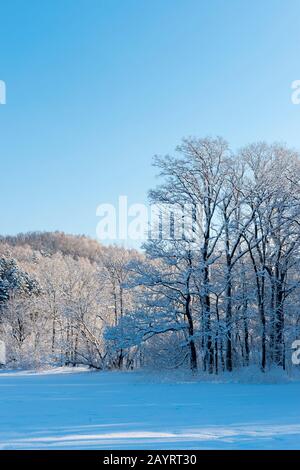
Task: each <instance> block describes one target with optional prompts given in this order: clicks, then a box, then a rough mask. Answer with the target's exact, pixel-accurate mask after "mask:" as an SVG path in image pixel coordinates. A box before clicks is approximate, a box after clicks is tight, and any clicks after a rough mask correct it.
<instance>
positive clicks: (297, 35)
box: [0, 0, 300, 237]
mask: <svg viewBox="0 0 300 470" xmlns="http://www.w3.org/2000/svg"><path fill="white" fill-rule="evenodd" d="M0 15H1V25H0V79H1V80H4V81H5V82H6V86H7V104H6V105H4V106H0V152H1V153H0V158H1V167H0V169H1V184H0V194H1V218H0V233H4V234H8V233H12V234H13V233H17V232H21V231H28V230H55V229H58V230H64V231H66V232H70V233H86V234H89V235H91V236H93V237H94V236H95V229H96V224H97V221H98V219H97V217H96V215H95V211H96V207H97V205H98V204H100V203H102V202H112V203H114V202H116V200H117V198H118V195H119V194H121V195H122V194H125V195H128V197H129V202H130V203H134V202H143V201H144V200H145V198H146V193H147V190H148V189H149V187H151V186H153V185H154V184H155V178H154V170H153V169H152V168H151V158H152V156H153V155H154V154H157V153H162V154H164V153H167V152H171V151H172V150H173V148H174V147H175V146H176V145H177V144H178V143H179V141H180V139H181V137H183V136H187V135H199V136H205V135H208V134H210V135H216V134H218V135H222V136H223V137H225V138H227V139H228V140H229V141H230V143H231V144H232V146H233V147H234V148H236V147H239V146H240V145H242V144H245V143H248V142H250V141H254V140H261V139H266V140H267V141H273V140H277V141H278V140H279V141H286V142H287V143H289V144H290V145H291V146H294V147H298V148H300V132H299V130H300V106H296V105H293V104H292V103H291V98H290V96H291V89H290V86H291V82H292V81H293V80H296V79H300V55H299V52H300V25H299V18H300V1H299V0H285V1H284V0H263V1H261V0H260V1H258V0H251V1H250V0H207V1H200V0H43V1H40V0H19V1H17V0H3V1H1V5H0Z"/></svg>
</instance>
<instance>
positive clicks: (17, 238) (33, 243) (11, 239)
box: [0, 231, 103, 261]
mask: <svg viewBox="0 0 300 470" xmlns="http://www.w3.org/2000/svg"><path fill="white" fill-rule="evenodd" d="M0 243H5V244H7V245H10V246H11V247H17V246H30V247H31V248H32V249H33V250H35V251H40V252H41V253H45V254H50V255H51V254H54V253H58V252H60V253H63V254H64V255H69V256H73V257H74V258H78V257H85V258H88V259H90V260H91V261H93V260H95V259H96V258H98V256H99V255H100V254H101V252H102V250H103V247H102V246H101V245H100V243H98V242H97V241H96V240H93V239H92V238H89V237H87V236H85V235H69V234H66V233H64V232H59V231H56V232H27V233H19V234H17V235H8V236H1V235H0Z"/></svg>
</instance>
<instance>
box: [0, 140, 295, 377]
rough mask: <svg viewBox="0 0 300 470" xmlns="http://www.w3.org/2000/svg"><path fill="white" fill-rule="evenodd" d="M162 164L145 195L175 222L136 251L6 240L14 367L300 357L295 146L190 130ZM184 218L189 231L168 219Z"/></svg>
mask: <svg viewBox="0 0 300 470" xmlns="http://www.w3.org/2000/svg"><path fill="white" fill-rule="evenodd" d="M154 165H155V167H156V170H157V173H158V176H159V184H158V185H157V186H156V187H155V188H153V189H151V190H150V191H149V203H151V204H155V205H157V206H158V207H161V208H162V209H161V214H160V216H161V219H160V220H163V219H164V218H166V217H167V218H169V222H170V223H169V224H165V225H164V224H162V223H160V224H159V227H158V230H157V232H158V235H157V236H156V237H153V238H151V237H149V238H148V239H147V240H146V242H145V243H144V244H143V246H142V247H141V249H126V248H123V247H122V246H119V245H111V246H105V245H103V244H101V243H99V242H98V241H96V240H93V239H91V238H89V237H86V236H83V235H82V236H75V235H67V234H64V233H62V232H31V233H24V234H19V235H15V236H4V235H3V236H1V237H0V340H2V341H4V343H5V345H6V350H7V364H6V367H9V368H28V367H32V368H41V367H52V366H58V365H70V366H71V365H73V366H76V365H79V364H85V365H87V366H90V367H91V368H95V369H99V370H112V369H124V370H127V369H129V370H130V369H137V368H150V369H158V368H159V369H164V368H165V369H176V368H187V369H191V371H192V372H196V371H197V370H199V371H200V370H201V371H203V372H207V373H208V374H220V373H222V372H224V371H227V372H231V371H233V370H235V369H239V368H242V367H248V366H252V365H255V366H257V367H258V368H260V369H261V370H262V371H267V370H269V369H270V368H271V367H278V368H281V369H291V368H292V367H293V364H292V362H291V357H292V352H293V350H292V343H293V341H295V340H297V339H299V338H300V298H299V287H300V284H299V282H300V278H299V267H300V251H299V248H300V183H299V181H300V156H299V153H298V152H297V151H295V150H294V149H290V148H288V147H287V146H286V145H285V144H280V143H274V144H267V143H265V142H258V143H253V144H250V145H246V146H245V147H243V148H241V149H239V150H238V151H233V150H232V149H231V147H230V146H229V144H228V143H227V142H226V141H225V140H224V139H223V138H220V137H216V138H212V137H206V138H195V137H189V138H185V139H183V140H182V142H181V144H180V145H179V146H178V147H177V149H176V151H175V152H174V155H173V156H171V155H167V156H162V157H155V159H154ZM185 206H188V207H192V208H193V211H192V216H191V217H190V218H189V221H188V219H187V218H186V219H185V220H184V217H183V216H182V213H181V212H180V209H182V208H183V207H185ZM164 207H168V208H170V207H173V208H174V209H173V210H172V211H171V212H170V213H169V212H168V214H164V213H163V210H164V209H163V208H164ZM178 219H179V222H180V224H179V226H180V227H183V226H185V230H182V231H181V230H179V231H178V230H175V229H174V227H175V224H176V222H177V223H178ZM167 232H168V233H167ZM3 367H4V366H3Z"/></svg>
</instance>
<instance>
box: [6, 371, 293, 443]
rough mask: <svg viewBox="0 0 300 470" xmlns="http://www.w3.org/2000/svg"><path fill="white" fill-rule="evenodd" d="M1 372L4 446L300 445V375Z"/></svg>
mask: <svg viewBox="0 0 300 470" xmlns="http://www.w3.org/2000/svg"><path fill="white" fill-rule="evenodd" d="M56 372H57V373H55V371H54V372H52V373H49V372H48V373H39V374H34V373H32V374H29V373H21V372H19V373H9V372H8V373H4V372H1V373H0V400H1V403H0V448H1V449H155V448H156V449H183V448H185V449H188V448H189V449H249V448H250V449H300V382H290V383H281V384H242V383H211V382H199V381H193V380H187V379H186V380H184V379H181V380H179V381H175V380H172V379H170V378H169V379H168V380H162V379H161V378H157V379H156V380H154V379H153V378H152V379H151V376H150V375H147V374H143V373H139V372H132V373H122V372H104V373H95V372H83V371H81V372H80V371H77V373H67V371H56Z"/></svg>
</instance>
